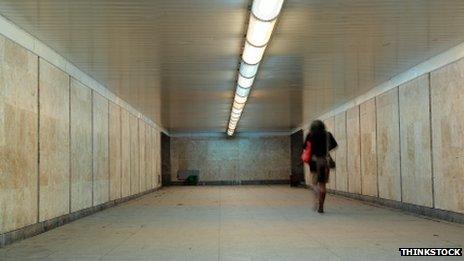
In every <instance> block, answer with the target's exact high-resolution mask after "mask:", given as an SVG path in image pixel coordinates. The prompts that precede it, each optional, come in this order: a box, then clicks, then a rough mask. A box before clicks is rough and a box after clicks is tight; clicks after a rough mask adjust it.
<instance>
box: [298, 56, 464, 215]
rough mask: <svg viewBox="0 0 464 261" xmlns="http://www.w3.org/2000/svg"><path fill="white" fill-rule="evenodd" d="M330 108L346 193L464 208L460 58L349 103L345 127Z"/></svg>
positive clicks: (463, 77)
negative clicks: (342, 144) (342, 148)
mask: <svg viewBox="0 0 464 261" xmlns="http://www.w3.org/2000/svg"><path fill="white" fill-rule="evenodd" d="M334 112H337V114H336V115H335V117H336V120H335V138H336V139H337V140H338V141H339V143H340V141H342V140H343V139H344V137H343V135H339V134H340V133H343V128H344V127H345V128H346V146H347V148H346V164H347V165H346V169H347V177H348V180H347V182H348V191H349V192H351V193H356V194H360V193H362V194H364V195H369V196H374V197H381V198H385V199H391V200H396V201H402V202H405V203H410V204H416V205H420V206H426V207H435V208H438V209H443V210H448V211H454V212H458V213H464V171H463V170H464V135H463V133H464V117H463V115H464V60H463V59H461V60H458V61H456V62H453V63H450V64H448V65H445V66H443V67H442V68H440V69H438V70H435V71H433V72H430V73H425V74H423V75H420V76H418V77H417V78H415V79H413V80H411V81H409V82H406V83H403V84H401V85H400V86H398V87H396V88H392V89H390V90H389V91H387V92H384V93H381V94H379V95H377V96H376V97H375V98H372V99H370V100H368V101H365V102H363V103H361V104H360V105H357V106H354V107H351V108H348V109H347V110H346V126H343V116H340V114H339V113H340V111H338V109H335V110H334ZM342 114H343V112H342ZM327 115H330V113H327ZM329 125H330V123H329ZM305 131H306V130H305ZM337 133H338V134H337ZM342 155H343V151H342V152H340V151H337V153H336V156H337V166H338V167H340V166H341V165H340V160H342V159H341V158H342V157H343V156H342ZM342 161H343V160H342ZM342 164H343V163H342ZM342 172H343V170H340V169H337V182H336V184H337V186H336V189H337V190H341V191H343V185H339V184H340V183H339V182H338V181H340V177H342V174H341V173H342ZM305 177H308V170H307V168H305ZM308 181H309V180H308V179H307V183H309V182H308Z"/></svg>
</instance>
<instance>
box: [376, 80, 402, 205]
mask: <svg viewBox="0 0 464 261" xmlns="http://www.w3.org/2000/svg"><path fill="white" fill-rule="evenodd" d="M376 104H377V117H376V119H377V173H378V186H379V196H380V197H381V198H386V199H393V200H397V201H401V170H400V154H401V152H400V120H399V104H398V88H394V89H391V90H390V91H388V92H386V93H383V94H381V95H379V96H377V102H376Z"/></svg>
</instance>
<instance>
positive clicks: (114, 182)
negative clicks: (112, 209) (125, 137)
mask: <svg viewBox="0 0 464 261" xmlns="http://www.w3.org/2000/svg"><path fill="white" fill-rule="evenodd" d="M108 131H109V148H108V150H109V164H110V165H109V175H110V200H115V199H118V198H121V176H122V171H121V168H122V158H121V157H122V156H121V107H120V106H119V105H117V104H114V103H112V102H110V103H109V130H108Z"/></svg>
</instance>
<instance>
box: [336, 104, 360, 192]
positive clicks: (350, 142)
mask: <svg viewBox="0 0 464 261" xmlns="http://www.w3.org/2000/svg"><path fill="white" fill-rule="evenodd" d="M346 136H347V138H346V145H347V148H346V151H347V152H346V171H347V173H348V192H351V193H356V194H361V191H362V177H361V132H360V125H359V106H356V107H353V108H351V109H348V110H347V111H346ZM335 138H336V139H337V138H338V137H335Z"/></svg>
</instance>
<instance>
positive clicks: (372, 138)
mask: <svg viewBox="0 0 464 261" xmlns="http://www.w3.org/2000/svg"><path fill="white" fill-rule="evenodd" d="M375 107H376V105H375V98H374V99H370V100H368V101H366V102H364V103H362V104H361V105H360V108H359V110H360V126H361V127H360V133H361V175H362V177H361V181H362V187H361V188H362V194H363V195H368V196H378V183H377V143H376V141H377V139H376V136H377V133H376V115H375V114H376V109H375Z"/></svg>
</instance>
